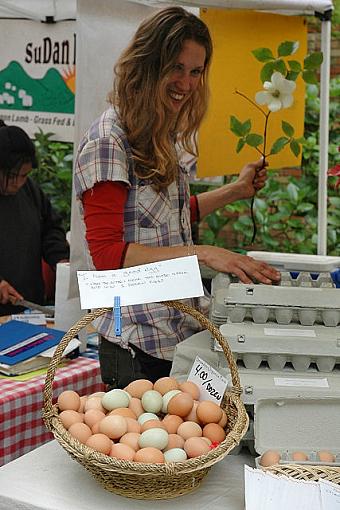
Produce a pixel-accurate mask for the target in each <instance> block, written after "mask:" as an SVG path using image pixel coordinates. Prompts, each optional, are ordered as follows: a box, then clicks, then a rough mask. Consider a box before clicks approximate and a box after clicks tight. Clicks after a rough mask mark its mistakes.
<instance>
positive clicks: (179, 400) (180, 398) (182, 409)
mask: <svg viewBox="0 0 340 510" xmlns="http://www.w3.org/2000/svg"><path fill="white" fill-rule="evenodd" d="M193 405H194V399H193V398H192V396H191V395H189V393H178V395H175V396H174V397H172V399H170V401H169V403H168V413H169V414H177V416H180V417H181V418H182V417H184V416H187V415H188V414H189V413H190V411H191V409H192V406H193ZM197 408H198V407H197Z"/></svg>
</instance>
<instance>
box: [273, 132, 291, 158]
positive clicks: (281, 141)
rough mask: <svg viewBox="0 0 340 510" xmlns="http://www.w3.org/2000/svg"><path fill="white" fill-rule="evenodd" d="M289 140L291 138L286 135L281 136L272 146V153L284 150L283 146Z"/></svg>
mask: <svg viewBox="0 0 340 510" xmlns="http://www.w3.org/2000/svg"><path fill="white" fill-rule="evenodd" d="M288 142H289V138H287V137H285V136H281V137H280V138H278V139H277V140H275V142H274V143H273V145H272V148H271V149H270V154H277V153H278V152H280V151H282V149H283V147H284V146H285V145H287V143H288Z"/></svg>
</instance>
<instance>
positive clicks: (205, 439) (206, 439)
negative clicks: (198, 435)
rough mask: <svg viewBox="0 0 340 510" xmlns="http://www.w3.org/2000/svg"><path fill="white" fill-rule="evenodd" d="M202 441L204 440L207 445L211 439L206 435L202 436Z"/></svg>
mask: <svg viewBox="0 0 340 510" xmlns="http://www.w3.org/2000/svg"><path fill="white" fill-rule="evenodd" d="M202 439H203V441H205V442H206V443H207V444H208V445H211V441H210V439H209V438H208V437H204V436H202Z"/></svg>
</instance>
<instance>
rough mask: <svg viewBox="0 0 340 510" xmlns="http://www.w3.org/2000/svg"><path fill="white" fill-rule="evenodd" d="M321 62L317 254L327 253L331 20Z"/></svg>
mask: <svg viewBox="0 0 340 510" xmlns="http://www.w3.org/2000/svg"><path fill="white" fill-rule="evenodd" d="M321 51H322V53H323V63H322V65H321V74H320V125H319V129H320V136H319V145H320V148H319V181H318V182H319V184H318V248H317V249H318V255H327V184H328V183H327V171H328V142H329V80H330V51H331V20H330V19H323V20H322V22H321Z"/></svg>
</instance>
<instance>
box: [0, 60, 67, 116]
mask: <svg viewBox="0 0 340 510" xmlns="http://www.w3.org/2000/svg"><path fill="white" fill-rule="evenodd" d="M0 109H2V110H23V111H34V112H51V113H74V93H73V92H72V91H71V90H70V89H69V87H68V86H67V85H66V83H65V81H64V79H63V77H62V76H61V74H60V73H59V71H57V70H56V69H53V68H51V69H49V70H48V71H47V73H46V74H45V76H44V77H43V78H40V79H34V78H31V77H30V76H29V75H28V74H27V73H26V71H25V70H24V69H23V68H22V66H21V65H20V64H19V63H18V62H15V61H12V62H10V63H9V64H8V66H7V67H5V69H3V70H1V71H0Z"/></svg>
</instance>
